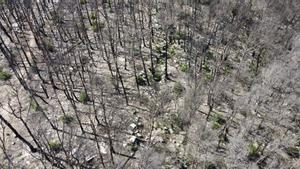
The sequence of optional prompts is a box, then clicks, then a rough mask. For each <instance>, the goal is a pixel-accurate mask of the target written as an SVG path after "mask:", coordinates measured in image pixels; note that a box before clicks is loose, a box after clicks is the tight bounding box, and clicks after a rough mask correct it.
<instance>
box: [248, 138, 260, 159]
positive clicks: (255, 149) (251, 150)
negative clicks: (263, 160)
mask: <svg viewBox="0 0 300 169" xmlns="http://www.w3.org/2000/svg"><path fill="white" fill-rule="evenodd" d="M259 156H260V149H259V144H258V143H257V142H252V143H250V144H249V145H248V158H249V160H256V159H258V158H259Z"/></svg>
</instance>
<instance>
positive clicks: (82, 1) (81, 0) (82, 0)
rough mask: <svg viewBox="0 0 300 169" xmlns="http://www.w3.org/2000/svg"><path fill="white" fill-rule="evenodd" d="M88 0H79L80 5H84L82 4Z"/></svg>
mask: <svg viewBox="0 0 300 169" xmlns="http://www.w3.org/2000/svg"><path fill="white" fill-rule="evenodd" d="M87 2H88V1H87V0H80V4H81V5H84V4H86V3H87Z"/></svg>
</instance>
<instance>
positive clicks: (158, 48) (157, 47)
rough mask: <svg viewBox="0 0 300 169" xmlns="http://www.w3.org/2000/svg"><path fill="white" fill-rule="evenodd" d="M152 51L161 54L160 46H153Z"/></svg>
mask: <svg viewBox="0 0 300 169" xmlns="http://www.w3.org/2000/svg"><path fill="white" fill-rule="evenodd" d="M154 51H155V52H157V53H162V47H161V46H158V45H157V46H155V48H154Z"/></svg>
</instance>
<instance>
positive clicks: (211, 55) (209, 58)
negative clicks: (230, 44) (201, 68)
mask: <svg viewBox="0 0 300 169" xmlns="http://www.w3.org/2000/svg"><path fill="white" fill-rule="evenodd" d="M206 58H207V60H214V59H215V58H214V54H213V53H212V52H210V51H208V52H207V53H206Z"/></svg>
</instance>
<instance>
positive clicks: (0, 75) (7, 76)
mask: <svg viewBox="0 0 300 169" xmlns="http://www.w3.org/2000/svg"><path fill="white" fill-rule="evenodd" d="M11 76H12V75H11V74H9V73H8V72H5V71H2V70H0V80H2V81H7V80H9V79H10V78H11Z"/></svg>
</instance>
